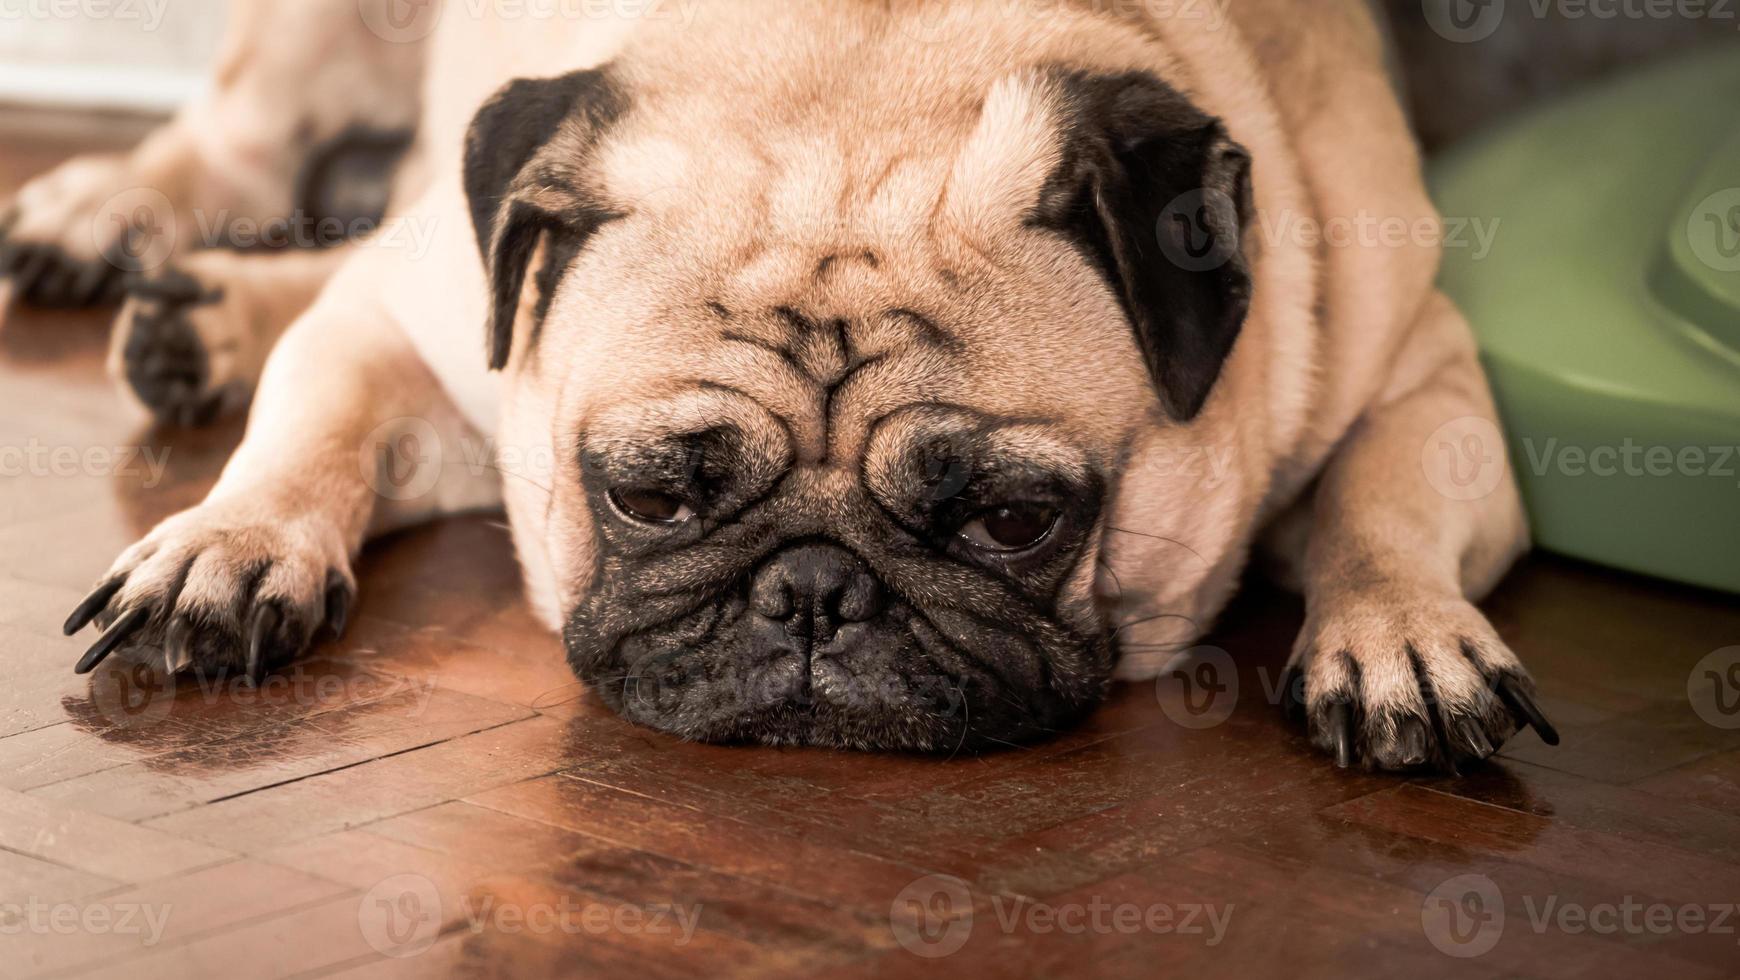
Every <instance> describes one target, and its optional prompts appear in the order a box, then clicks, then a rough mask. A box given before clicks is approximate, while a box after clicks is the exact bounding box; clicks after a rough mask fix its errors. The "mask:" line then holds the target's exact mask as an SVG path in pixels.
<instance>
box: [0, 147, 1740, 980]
mask: <svg viewBox="0 0 1740 980" xmlns="http://www.w3.org/2000/svg"><path fill="white" fill-rule="evenodd" d="M7 145H8V146H9V147H11V148H10V149H8V150H7V151H6V152H4V153H0V192H4V191H5V190H6V189H7V188H9V187H11V186H13V185H14V184H15V183H16V181H17V180H18V179H20V178H21V177H22V176H23V175H25V174H27V173H29V172H32V171H34V170H36V169H39V168H41V167H43V166H45V165H47V163H49V162H50V161H51V160H52V159H53V158H54V156H55V155H56V154H57V153H59V152H60V150H59V149H58V148H57V147H55V146H53V145H50V144H36V145H35V148H34V149H32V148H31V147H29V146H19V145H17V144H12V143H8V144H7ZM102 320H103V318H102V317H99V316H65V315H58V316H51V315H28V316H15V317H14V318H13V319H12V321H11V322H9V323H8V324H7V325H6V327H5V328H4V330H3V332H0V453H8V454H10V455H6V456H0V467H3V466H7V464H9V468H0V473H3V474H4V475H0V650H3V651H4V652H3V654H0V658H3V659H0V669H3V674H0V975H4V976H33V975H62V974H78V975H86V974H101V975H113V976H126V977H167V978H180V977H191V976H217V977H225V978H232V977H254V976H262V977H264V976H273V977H278V976H302V975H310V976H312V975H345V976H359V977H360V976H369V977H380V976H397V975H416V976H422V975H440V974H443V973H455V974H460V975H466V976H472V975H498V976H513V977H531V976H538V975H542V974H602V973H612V974H615V973H625V974H631V975H635V976H666V975H690V974H694V973H714V972H729V973H756V974H781V975H785V974H805V973H813V972H816V971H824V970H825V971H828V972H830V973H833V972H842V973H844V974H846V975H854V974H856V975H896V974H902V973H905V972H907V971H910V970H916V969H921V968H922V969H941V970H945V971H953V972H956V973H957V974H958V975H961V976H968V975H979V974H988V975H996V976H1002V975H1008V976H1027V975H1032V976H1059V975H1074V974H1078V973H1080V974H1107V975H1131V976H1155V975H1180V974H1183V975H1201V974H1204V973H1206V974H1212V975H1236V976H1242V975H1247V974H1251V975H1265V974H1277V973H1283V972H1284V973H1286V974H1288V975H1292V976H1342V975H1346V974H1350V973H1353V972H1355V971H1382V974H1383V975H1405V976H1409V977H1414V978H1423V977H1427V976H1438V975H1452V974H1454V975H1458V976H1461V975H1465V974H1472V975H1493V976H1498V975H1527V976H1566V977H1570V976H1604V975H1607V976H1626V977H1631V976H1657V977H1705V976H1709V977H1719V976H1736V975H1740V945H1737V941H1740V935H1737V933H1740V915H1735V914H1734V909H1733V905H1732V904H1731V903H1735V902H1740V812H1737V811H1740V730H1735V729H1734V728H1732V727H1730V728H1728V729H1724V728H1722V727H1719V726H1720V725H1721V724H1723V723H1726V724H1728V725H1730V726H1734V725H1740V712H1737V713H1736V714H1732V715H1724V714H1722V709H1723V708H1724V707H1727V708H1733V707H1734V705H1733V703H1732V701H1733V700H1734V699H1740V690H1736V689H1735V688H1734V687H1732V686H1729V687H1727V688H1726V689H1725V690H1721V691H1717V690H1716V689H1715V688H1714V687H1712V685H1719V684H1728V685H1732V683H1733V680H1734V676H1735V675H1734V673H1728V674H1724V673H1722V672H1721V671H1720V670H1718V671H1716V672H1715V673H1713V674H1712V673H1710V672H1709V671H1707V670H1705V669H1703V668H1698V669H1694V668H1695V667H1696V665H1699V664H1700V661H1702V660H1704V658H1706V657H1707V656H1709V655H1711V654H1712V653H1713V652H1715V651H1718V650H1719V649H1721V648H1725V647H1729V646H1733V645H1735V644H1740V604H1736V603H1734V602H1732V601H1727V600H1724V599H1722V598H1720V597H1715V596H1711V595H1706V594H1697V593H1694V592H1691V591H1689V590H1685V589H1680V588H1675V587H1672V586H1668V585H1662V584H1656V583H1652V582H1646V581H1640V580H1636V579H1631V578H1627V577H1623V576H1619V575H1614V574H1608V573H1604V572H1600V571H1596V570H1592V569H1588V568H1584V567H1580V566H1576V565H1572V564H1569V563H1566V562H1562V561H1557V560H1551V559H1537V560H1535V561H1532V562H1530V563H1529V564H1528V565H1526V566H1525V567H1524V568H1522V569H1521V570H1519V571H1518V572H1517V573H1516V574H1515V575H1514V576H1513V578H1512V579H1511V580H1510V581H1509V582H1508V583H1507V584H1506V586H1505V587H1504V589H1503V590H1502V592H1501V593H1500V595H1499V597H1498V599H1497V600H1496V601H1495V602H1494V603H1493V604H1492V606H1491V611H1492V615H1493V617H1494V619H1495V621H1496V623H1497V625H1498V627H1499V629H1500V631H1501V632H1502V633H1503V634H1504V636H1505V637H1507V638H1508V639H1509V640H1510V641H1511V643H1512V644H1513V645H1514V646H1515V647H1516V649H1517V650H1518V651H1519V652H1520V653H1521V654H1522V656H1523V658H1524V659H1525V661H1527V662H1528V663H1529V664H1530V666H1531V667H1532V668H1533V669H1534V671H1535V674H1536V676H1537V677H1538V678H1539V679H1540V681H1541V684H1542V687H1543V689H1544V692H1545V694H1544V702H1545V704H1546V706H1547V708H1548V709H1549V712H1550V713H1551V715H1552V716H1553V717H1554V718H1555V719H1556V720H1557V721H1558V723H1559V725H1560V727H1561V729H1562V730H1563V731H1564V733H1565V744H1564V746H1563V747H1561V748H1559V749H1556V750H1552V749H1547V748H1545V747H1544V746H1542V745H1541V744H1540V743H1539V742H1538V741H1536V740H1535V738H1534V736H1533V735H1524V736H1521V737H1519V739H1518V740H1516V741H1515V742H1514V743H1513V744H1511V745H1510V746H1508V747H1507V748H1506V749H1505V751H1504V753H1503V757H1502V760H1501V761H1499V762H1498V763H1497V764H1494V765H1491V766H1489V767H1486V768H1484V769H1481V770H1480V771H1478V772H1474V773H1471V774H1469V775H1468V776H1467V777H1466V778H1464V779H1461V780H1458V781H1451V780H1427V779H1414V780H1403V779H1396V778H1387V777H1381V776H1374V775H1367V774H1362V773H1357V772H1340V771H1337V770H1335V769H1334V768H1333V767H1331V766H1330V765H1328V764H1327V763H1326V762H1325V761H1324V760H1323V759H1321V758H1319V757H1317V756H1315V755H1313V754H1312V753H1311V752H1310V751H1308V749H1307V748H1306V746H1305V745H1304V743H1303V741H1302V739H1301V738H1300V737H1299V736H1298V734H1296V733H1295V732H1293V731H1291V730H1289V729H1288V728H1286V727H1285V726H1284V725H1283V723H1282V721H1281V719H1280V718H1279V717H1278V712H1277V711H1276V710H1274V708H1273V707H1272V702H1273V700H1274V698H1273V696H1272V695H1271V693H1270V692H1271V690H1272V689H1273V687H1274V686H1275V683H1276V676H1277V674H1278V671H1279V668H1280V666H1281V665H1282V662H1283V659H1284V657H1285V654H1286V651H1287V648H1288V644H1289V641H1290V640H1291V637H1292V634H1293V632H1294V630H1295V629H1296V628H1297V626H1298V623H1299V609H1298V607H1297V604H1296V603H1295V602H1294V601H1292V600H1290V599H1287V598H1284V597H1280V596H1276V595H1273V594H1269V593H1266V592H1262V591H1261V590H1257V591H1256V592H1255V593H1254V594H1252V595H1250V596H1247V597H1246V599H1244V600H1243V601H1241V603H1240V605H1239V606H1238V608H1237V609H1236V610H1235V611H1234V612H1233V614H1232V615H1231V616H1230V617H1229V620H1228V622H1227V624H1226V626H1225V627H1224V629H1223V630H1222V631H1221V633H1220V634H1218V635H1217V636H1216V637H1215V638H1214V639H1213V640H1212V642H1213V643H1214V644H1216V645H1218V646H1219V647H1221V648H1223V649H1225V650H1226V651H1229V652H1230V653H1231V654H1232V655H1233V656H1234V657H1235V658H1236V659H1237V660H1238V662H1239V664H1240V668H1239V672H1238V676H1237V678H1236V683H1230V681H1231V679H1230V678H1225V677H1223V678H1221V681H1222V682H1223V683H1222V684H1221V685H1220V687H1221V688H1222V689H1221V690H1219V691H1218V692H1212V693H1209V692H1205V691H1203V690H1200V689H1196V690H1192V691H1190V692H1185V691H1184V690H1183V689H1182V688H1181V687H1180V684H1179V682H1178V681H1176V680H1173V681H1169V682H1167V683H1166V684H1163V685H1160V686H1158V687H1156V686H1155V685H1139V686H1130V687H1127V688H1125V689H1123V690H1121V691H1119V692H1118V694H1117V695H1116V697H1115V698H1114V699H1113V702H1112V703H1111V704H1109V705H1108V706H1107V707H1106V708H1105V709H1104V710H1102V711H1100V712H1099V713H1098V714H1097V715H1095V716H1094V717H1093V718H1092V720H1091V721H1090V723H1089V724H1088V725H1087V726H1086V727H1084V728H1083V729H1082V730H1080V731H1078V732H1075V733H1073V734H1070V735H1068V736H1067V737H1064V738H1062V739H1059V740H1058V741H1056V742H1053V743H1051V744H1048V745H1044V746H1041V747H1038V748H1035V749H1031V750H1028V751H1021V752H1010V753H1006V754H1002V755H995V756H990V757H984V758H955V759H946V760H945V759H916V758H897V757H875V756H855V755H842V754H834V753H827V752H817V751H766V750H752V749H727V748H715V747H706V746H696V745H685V744H680V743H677V742H674V741H672V740H670V739H668V738H664V737H662V736H660V735H657V734H654V733H652V732H648V731H644V730H641V729H637V728H633V727H630V726H629V725H627V724H625V723H624V722H622V721H620V720H618V719H617V718H616V717H614V716H613V715H611V714H610V713H609V712H607V711H606V710H604V709H603V708H602V707H601V706H600V705H599V704H598V702H597V701H596V700H595V699H594V698H593V697H591V696H590V695H589V694H588V693H587V692H586V691H584V690H582V689H581V688H580V687H579V686H577V685H576V683H575V682H574V680H573V678H572V677H571V676H570V675H569V674H568V673H567V671H566V669H565V668H564V666H563V665H562V662H561V656H560V651H559V648H558V644H557V642H556V641H555V640H554V639H553V638H552V637H550V636H548V635H546V634H544V633H543V632H541V631H540V630H539V629H538V628H537V627H536V626H535V625H534V624H533V623H532V620H531V618H530V616H529V615H528V614H527V612H526V610H525V609H524V608H523V607H522V606H521V604H520V601H519V596H518V586H517V582H516V574H515V568H514V562H513V557H512V555H511V553H510V549H509V545H508V539H507V536H506V535H505V534H504V533H503V531H502V529H501V528H500V526H499V525H498V523H497V522H496V520H494V519H490V518H477V519H468V520H457V521H452V522H449V523H446V524H443V525H441V526H438V527H432V528H428V529H425V530H421V531H418V532H415V533H410V534H406V535H404V536H402V537H399V538H396V539H394V540H392V541H389V542H386V543H384V544H382V545H380V546H378V547H375V548H373V549H371V550H370V551H369V553H368V554H367V555H366V557H365V558H364V560H363V562H362V565H361V568H360V577H361V581H362V586H363V592H362V601H361V607H360V618H359V620H358V622H357V623H356V626H355V627H354V628H353V631H352V633H351V635H350V636H349V638H348V639H347V640H346V641H345V642H343V643H342V644H338V645H333V646H328V647H325V648H322V649H320V650H319V651H318V652H317V655H316V657H315V659H313V660H311V661H310V662H308V663H306V664H303V665H302V666H300V667H299V668H297V669H296V670H295V671H294V672H293V673H292V674H291V675H289V676H288V677H286V678H281V679H279V680H277V681H274V682H272V683H270V684H268V685H267V686H266V688H265V689H264V690H262V691H259V692H255V691H253V690H251V689H249V688H247V687H245V686H242V685H236V686H221V687H202V686H200V685H198V684H195V683H193V682H184V683H183V684H181V685H180V686H179V688H176V689H173V690H166V689H164V688H162V687H161V686H157V685H155V684H153V683H152V682H150V681H149V680H143V679H142V678H141V677H140V676H138V675H134V674H130V673H127V672H124V671H103V672H99V673H98V674H97V675H95V676H93V677H92V678H90V679H88V680H87V679H85V678H78V677H74V676H73V674H72V671H71V667H72V663H73V661H74V659H75V658H76V656H77V654H78V652H79V650H80V649H81V647H80V645H79V644H78V643H77V642H75V641H72V640H67V639H64V638H62V637H61V636H60V635H59V633H58V629H57V627H58V624H59V623H60V622H61V620H62V618H63V617H64V616H65V615H66V613H67V612H68V610H69V609H70V608H71V607H72V606H73V604H74V603H75V602H76V601H77V600H78V598H79V597H80V596H81V594H82V593H83V592H84V590H85V589H86V588H87V587H88V586H89V585H90V584H91V582H92V580H93V579H94V578H95V577H96V576H97V575H98V574H99V573H101V572H102V571H103V570H104V569H105V568H106V566H107V565H108V563H109V561H110V559H111V558H113V557H114V555H115V554H116V552H117V551H118V550H119V549H121V548H122V547H123V546H125V545H126V544H128V543H130V542H131V541H132V540H134V539H135V538H136V537H138V536H139V535H140V534H141V533H142V532H144V531H145V530H146V529H147V528H149V527H150V526H151V525H152V524H153V522H155V521H157V520H158V519H160V518H162V517H163V516H165V515H167V514H169V513H171V512H173V511H175V510H177V509H179V508H182V507H185V506H188V505H190V504H192V503H194V502H195V501H196V500H197V499H198V498H199V497H200V496H201V494H202V493H203V490H204V488H205V487H206V486H207V485H208V484H209V483H210V481H211V480H212V479H213V477H214V475H215V474H216V472H217V470H218V468H219V466H220V465H221V464H222V462H223V460H224V458H225V455H226V453H227V452H228V450H229V449H230V447H231V446H232V445H233V443H234V441H235V439H236V438H237V434H238V433H237V429H236V427H234V426H231V427H229V428H227V429H223V430H220V431H216V432H185V431H152V430H147V429H144V428H142V427H140V425H139V424H138V423H137V422H136V421H133V420H130V419H129V418H128V417H127V416H126V415H125V414H124V413H123V412H122V410H121V409H120V407H119V403H118V401H117V400H116V398H115V397H114V395H113V393H112V390H111V388H110V386H109V384H108V382H107V381H106V380H105V379H104V378H103V376H102V369H101V360H102V350H103V332H104V324H103V322H102ZM112 447H133V448H131V449H128V450H127V451H126V453H125V454H124V456H123V457H122V460H123V463H122V465H114V464H113V463H111V462H108V461H106V460H104V459H103V458H102V456H101V455H86V454H87V452H88V451H90V450H93V449H100V450H102V451H103V452H109V451H110V450H111V448H112ZM21 451H22V452H23V453H25V454H32V453H33V454H34V455H26V456H24V457H22V460H23V465H22V470H23V472H20V465H19V464H20V460H21V457H20V452H21ZM69 453H70V454H72V455H73V457H76V459H75V460H74V462H72V463H70V464H64V465H63V463H61V462H56V461H57V460H60V461H64V460H66V459H68V458H69V457H68V455H67V454H69ZM165 453H167V454H168V456H167V469H166V470H165V472H164V474H163V479H162V481H161V483H160V485H154V481H153V480H152V479H151V477H150V474H149V470H148V469H147V467H146V466H145V465H143V462H144V461H148V460H161V459H162V458H163V456H162V454H165ZM45 454H46V455H45ZM31 459H35V460H37V462H35V463H32V462H30V460H31ZM1640 519H1645V517H1644V516H1642V515H1640ZM1737 560H1740V559H1737ZM1706 666H1708V665H1707V664H1706ZM1688 692H1691V693H1690V694H1689V693H1688ZM1718 694H1719V695H1720V696H1721V697H1723V698H1726V699H1728V700H1718V701H1713V700H1712V698H1713V697H1715V696H1716V695H1718ZM1692 695H1696V704H1694V701H1693V700H1692ZM1187 697H1188V698H1190V699H1191V703H1190V704H1187V703H1186V698H1187ZM1204 697H1209V698H1210V701H1209V702H1208V703H1209V705H1210V708H1211V709H1213V710H1211V711H1210V712H1209V714H1208V715H1207V716H1201V715H1194V714H1192V713H1191V706H1192V705H1194V706H1195V707H1197V708H1200V707H1201V706H1202V704H1203V700H1202V699H1203V698H1204ZM1228 705H1231V706H1232V711H1231V715H1230V717H1229V718H1227V719H1226V720H1225V721H1224V722H1222V723H1219V724H1212V725H1206V726H1205V725H1204V724H1203V718H1204V717H1207V718H1209V719H1210V720H1212V718H1213V717H1215V716H1216V715H1218V714H1219V713H1220V712H1219V710H1218V709H1220V708H1223V707H1225V706H1228ZM936 876H947V877H936ZM153 923H155V925H153ZM945 954H946V955H945ZM1453 954H1455V955H1453ZM1468 954H1476V955H1468ZM1185 971H1189V972H1188V974H1186V973H1185Z"/></svg>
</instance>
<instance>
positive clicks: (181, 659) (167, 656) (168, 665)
mask: <svg viewBox="0 0 1740 980" xmlns="http://www.w3.org/2000/svg"><path fill="white" fill-rule="evenodd" d="M192 641H193V624H192V623H190V622H188V621H187V617H186V616H177V617H175V621H174V622H172V623H170V624H169V633H168V635H167V636H165V637H164V639H163V669H164V671H165V672H167V673H169V674H171V675H174V674H179V673H181V672H182V671H184V670H186V669H187V668H188V667H190V666H192V665H193V649H192Z"/></svg>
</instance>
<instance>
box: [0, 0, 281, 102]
mask: <svg viewBox="0 0 1740 980" xmlns="http://www.w3.org/2000/svg"><path fill="white" fill-rule="evenodd" d="M285 2H291V3H293V2H295V0H285ZM225 6H226V4H225V0H103V2H94V3H68V2H65V0H6V2H4V3H0V104H4V103H10V104H13V105H27V106H43V107H57V108H68V109H103V110H117V109H119V110H132V111H138V112H148V113H168V112H170V111H173V110H174V109H175V108H176V107H178V106H180V105H181V104H183V103H185V102H187V101H188V100H190V99H191V98H192V97H193V96H194V95H195V94H196V93H197V92H198V91H199V89H200V86H201V84H202V83H203V81H204V76H205V73H206V71H207V66H208V65H209V63H210V62H211V59H212V57H213V55H214V54H215V53H216V51H217V45H218V39H219V37H220V36H221V34H222V31H223V26H224V8H225ZM41 14H48V15H47V16H43V15H41Z"/></svg>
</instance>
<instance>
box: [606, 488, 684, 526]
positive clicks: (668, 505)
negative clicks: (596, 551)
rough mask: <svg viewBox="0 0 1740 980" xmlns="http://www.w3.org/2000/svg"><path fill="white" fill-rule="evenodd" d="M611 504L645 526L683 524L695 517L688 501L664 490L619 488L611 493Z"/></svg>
mask: <svg viewBox="0 0 1740 980" xmlns="http://www.w3.org/2000/svg"><path fill="white" fill-rule="evenodd" d="M610 503H611V504H612V505H613V506H615V507H616V509H617V510H619V511H621V512H622V513H623V514H624V515H626V516H628V517H630V518H632V519H634V520H637V521H640V522H642V523H645V524H681V523H683V522H684V521H686V520H688V519H689V518H691V517H694V516H695V509H694V508H693V507H691V506H689V502H688V501H686V500H684V499H683V498H681V497H678V496H676V495H675V494H669V493H665V492H664V491H662V490H646V489H643V488H639V487H618V488H617V489H615V490H612V491H610Z"/></svg>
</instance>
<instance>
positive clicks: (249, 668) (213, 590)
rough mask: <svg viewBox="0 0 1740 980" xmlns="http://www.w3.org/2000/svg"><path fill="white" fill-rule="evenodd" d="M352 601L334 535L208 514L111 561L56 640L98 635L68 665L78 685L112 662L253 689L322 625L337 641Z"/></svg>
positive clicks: (176, 522)
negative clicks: (229, 678) (206, 676)
mask: <svg viewBox="0 0 1740 980" xmlns="http://www.w3.org/2000/svg"><path fill="white" fill-rule="evenodd" d="M355 594H356V585H355V581H354V579H353V578H352V576H351V572H350V561H349V557H348V555H347V553H346V550H345V546H344V542H343V541H342V539H341V535H340V534H339V533H338V532H337V530H336V529H334V528H331V527H330V526H328V525H326V524H325V523H323V522H320V521H318V520H315V519H308V518H303V517H301V516H299V515H295V514H288V513H266V512H263V511H262V510H261V509H259V508H250V507H246V506H228V505H223V504H212V503H207V504H204V505H202V506H200V507H196V508H194V509H193V510H190V511H186V512H184V513H182V514H178V515H176V516H175V517H172V518H170V519H169V520H167V521H165V522H163V523H162V524H161V525H159V526H158V527H157V529H156V530H154V531H152V532H151V534H150V535H149V536H147V537H146V538H145V540H143V541H141V542H139V543H138V544H136V545H134V546H133V547H131V548H129V549H128V550H127V551H126V552H125V553H124V554H122V555H121V557H120V558H119V559H117V560H116V562H115V565H114V567H113V568H112V569H111V570H110V572H109V574H108V575H106V576H104V578H103V580H102V582H101V583H100V584H99V585H98V586H97V588H96V590H95V591H94V592H92V593H91V594H90V596H88V597H87V598H86V599H85V600H84V601H83V602H82V603H80V604H79V607H78V608H77V609H75V610H73V613H72V615H71V616H70V617H69V618H68V619H67V622H66V632H67V635H68V636H71V635H72V634H74V633H77V632H78V631H79V630H81V629H83V628H84V627H85V626H87V625H88V624H90V623H92V622H95V623H97V625H98V626H99V627H100V628H101V629H102V630H103V633H102V636H100V637H99V638H98V639H97V641H96V643H95V644H94V645H93V646H92V647H91V648H90V649H89V650H88V651H87V652H86V653H85V654H84V656H83V657H82V658H80V660H79V661H78V665H77V667H76V668H75V670H77V671H78V672H79V673H81V674H82V673H88V672H89V671H91V670H93V669H95V668H96V666H97V665H98V664H100V663H102V662H103V660H104V659H105V658H107V657H108V656H109V655H110V654H113V653H115V652H117V651H122V652H125V653H127V654H130V655H131V657H132V658H133V659H141V660H147V661H155V662H157V663H159V664H161V665H163V666H164V668H165V669H166V670H168V671H169V672H170V673H176V672H180V671H185V670H189V669H193V670H197V671H201V672H213V673H215V672H220V671H227V670H237V669H240V670H245V671H246V672H247V673H248V675H249V676H250V677H252V678H253V679H254V680H255V681H256V682H257V681H258V680H259V679H260V678H261V677H263V676H264V675H265V673H266V672H267V671H268V670H271V669H272V668H274V667H278V666H282V665H283V664H286V663H289V662H290V661H291V660H293V659H295V658H296V657H297V656H298V655H299V654H301V653H302V652H303V651H305V650H307V649H308V647H309V645H310V644H311V643H312V642H313V640H314V638H315V636H316V634H317V633H318V632H319V630H320V629H321V628H322V626H324V627H326V628H327V629H328V630H329V631H330V632H331V633H332V634H333V635H335V636H336V635H339V634H341V633H342V632H343V631H344V626H345V619H346V616H347V615H348V611H349V609H350V605H351V601H352V599H353V597H354V596H355Z"/></svg>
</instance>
